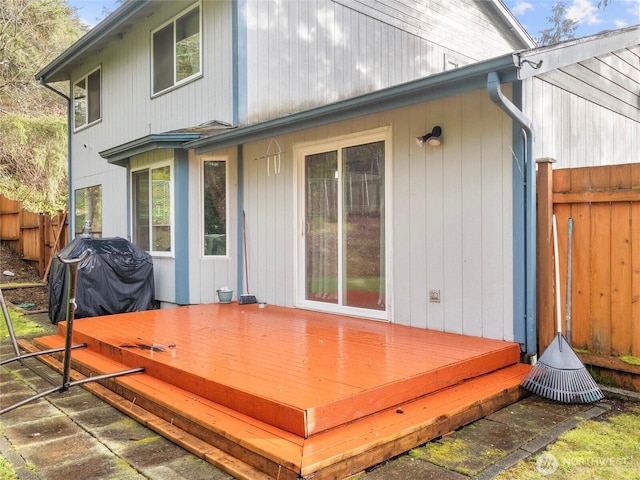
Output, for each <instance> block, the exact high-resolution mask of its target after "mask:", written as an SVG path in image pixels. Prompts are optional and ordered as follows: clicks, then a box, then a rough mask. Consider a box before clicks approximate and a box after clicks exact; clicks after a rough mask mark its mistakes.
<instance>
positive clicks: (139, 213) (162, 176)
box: [131, 165, 172, 253]
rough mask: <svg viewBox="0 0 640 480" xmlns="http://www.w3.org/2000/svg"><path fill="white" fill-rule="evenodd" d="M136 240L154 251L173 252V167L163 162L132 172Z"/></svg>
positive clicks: (134, 236) (134, 233)
mask: <svg viewBox="0 0 640 480" xmlns="http://www.w3.org/2000/svg"><path fill="white" fill-rule="evenodd" d="M131 189H132V194H133V199H132V200H133V203H132V205H133V215H132V218H133V243H135V244H136V245H137V246H139V247H140V248H142V249H144V250H146V251H148V252H151V253H158V252H170V251H171V241H172V239H171V237H172V232H171V221H172V194H171V166H170V165H162V166H157V167H153V168H148V169H144V170H136V171H134V172H133V173H132V174H131Z"/></svg>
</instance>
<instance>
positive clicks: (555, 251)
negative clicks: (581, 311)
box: [553, 214, 562, 334]
mask: <svg viewBox="0 0 640 480" xmlns="http://www.w3.org/2000/svg"><path fill="white" fill-rule="evenodd" d="M553 256H554V262H555V274H556V319H557V321H558V333H559V334H560V333H562V319H561V318H560V316H561V312H560V259H559V258H558V257H559V255H558V224H557V222H556V216H555V214H554V215H553Z"/></svg>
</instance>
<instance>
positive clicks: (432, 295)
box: [429, 290, 440, 303]
mask: <svg viewBox="0 0 640 480" xmlns="http://www.w3.org/2000/svg"><path fill="white" fill-rule="evenodd" d="M429 301H430V302H431V303H440V290H429Z"/></svg>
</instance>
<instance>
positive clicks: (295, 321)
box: [35, 303, 529, 479]
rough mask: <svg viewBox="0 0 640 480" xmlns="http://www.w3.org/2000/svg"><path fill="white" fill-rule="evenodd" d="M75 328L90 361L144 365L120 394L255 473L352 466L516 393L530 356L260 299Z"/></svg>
mask: <svg viewBox="0 0 640 480" xmlns="http://www.w3.org/2000/svg"><path fill="white" fill-rule="evenodd" d="M64 332H65V322H61V323H60V324H59V331H58V335H52V336H48V337H41V338H38V339H36V341H35V343H36V345H37V347H38V348H41V349H42V348H52V347H57V346H61V345H63V343H64ZM74 342H75V343H87V344H88V347H87V348H85V349H78V350H74V351H73V355H72V358H73V367H74V369H75V370H77V371H78V372H81V374H83V375H87V376H88V375H95V374H102V373H109V372H115V371H119V370H123V369H126V368H132V367H140V366H142V367H145V372H144V373H140V374H133V375H128V376H124V377H117V378H115V379H111V380H107V381H104V382H102V383H103V384H104V385H105V386H106V387H108V388H109V389H110V390H112V391H113V392H115V393H117V394H118V395H120V396H121V397H123V398H124V399H127V402H122V401H120V402H119V401H117V400H116V401H113V402H112V403H114V404H119V406H120V408H121V409H123V410H125V411H127V410H128V409H129V410H131V409H132V407H133V406H134V404H135V406H136V408H142V409H144V410H145V411H147V412H149V414H150V415H152V416H154V418H157V420H152V421H146V422H147V423H148V424H149V426H151V427H152V428H154V424H157V426H156V429H157V430H158V431H161V432H165V431H166V430H172V431H175V430H176V429H179V431H180V432H181V433H179V434H177V438H172V439H173V440H174V441H176V443H180V444H182V445H183V446H187V448H189V445H192V444H193V445H195V444H197V445H200V446H199V447H198V448H196V450H198V451H195V452H194V453H197V454H199V455H201V456H203V458H208V457H209V456H211V455H210V452H209V450H210V449H214V450H215V451H216V452H218V451H219V452H220V454H219V455H213V457H215V458H216V459H217V460H215V462H214V463H216V462H217V463H218V464H219V465H220V466H221V467H222V468H226V469H227V470H229V471H230V472H232V474H233V475H235V476H237V477H244V478H252V479H255V478H259V477H257V475H260V476H261V478H278V479H297V478H307V477H308V478H310V477H312V476H313V478H314V479H320V478H343V477H346V476H348V475H351V474H353V473H356V472H358V471H360V470H362V469H364V468H366V467H368V466H371V465H374V464H376V463H379V462H381V461H384V460H386V459H387V458H390V457H392V456H394V455H397V454H399V453H401V452H403V451H406V450H408V449H410V448H412V447H415V446H417V445H420V444H422V443H425V442H427V441H429V440H431V439H433V438H435V437H437V436H439V435H442V434H443V433H447V432H449V431H451V430H453V429H455V428H457V427H459V426H461V425H464V424H466V423H469V422H471V421H474V420H476V419H478V418H480V417H482V416H484V415H487V414H488V413H490V412H492V411H494V410H496V409H498V408H501V407H502V406H504V405H507V404H509V403H512V402H514V401H516V400H517V399H519V398H520V397H521V396H522V395H523V394H524V392H523V391H522V389H521V388H520V387H519V384H520V382H521V380H522V378H524V376H525V375H526V373H527V371H528V369H529V367H527V366H525V365H521V364H518V361H519V357H520V348H519V345H517V344H515V343H509V342H501V341H495V340H487V339H481V338H475V337H468V336H463V335H455V334H448V333H443V332H436V331H432V330H423V329H416V328H409V327H404V326H399V325H392V324H388V323H382V322H377V321H372V320H363V319H355V318H350V317H343V316H336V315H327V314H319V313H316V312H309V311H305V310H298V309H288V308H281V307H275V306H268V307H266V308H262V309H261V308H258V306H257V305H255V304H251V305H238V304H236V303H232V304H227V305H221V304H210V305H198V306H189V307H179V308H175V309H166V310H155V311H148V312H139V313H129V314H120V315H111V316H105V317H96V318H88V319H78V320H76V322H75V324H74ZM94 385H95V384H94ZM110 396H113V395H105V397H110ZM127 403H128V404H130V405H129V408H127V406H126V405H127ZM167 423H169V425H170V426H171V428H168V427H167ZM174 435H175V434H174ZM181 436H182V437H181ZM187 436H188V438H190V439H191V438H192V439H193V440H189V441H185V438H186V437H187ZM202 445H205V447H202ZM190 449H191V450H192V451H193V450H194V449H193V448H190ZM207 452H209V453H207ZM220 458H226V460H225V461H221V460H219V459H220ZM208 459H210V458H208ZM239 463H240V464H241V465H244V466H246V469H244V467H243V468H239V467H238V464H239ZM226 464H229V465H226ZM243 472H244V473H243Z"/></svg>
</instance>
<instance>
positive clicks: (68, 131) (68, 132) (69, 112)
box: [39, 77, 75, 241]
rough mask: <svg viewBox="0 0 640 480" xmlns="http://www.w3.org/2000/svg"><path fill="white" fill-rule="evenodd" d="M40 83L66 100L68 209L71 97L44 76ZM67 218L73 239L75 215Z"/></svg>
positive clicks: (70, 187)
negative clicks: (52, 84)
mask: <svg viewBox="0 0 640 480" xmlns="http://www.w3.org/2000/svg"><path fill="white" fill-rule="evenodd" d="M39 80H40V85H42V86H43V87H45V88H48V89H49V90H51V91H52V92H53V93H55V94H57V95H60V96H61V97H62V98H64V99H65V100H66V101H67V183H68V186H67V188H68V192H67V195H68V196H69V199H68V200H67V205H68V207H67V208H68V209H69V210H71V208H70V207H71V200H72V199H73V185H72V181H71V178H72V175H71V131H72V128H71V127H72V126H71V98H70V97H68V96H66V95H65V94H64V93H62V92H61V91H59V90H56V89H55V88H53V87H52V86H51V85H49V84H48V83H47V82H46V81H45V79H44V77H40V79H39ZM67 219H68V221H69V241H71V240H73V238H72V237H73V236H74V235H73V232H75V225H74V223H75V215H71V214H67Z"/></svg>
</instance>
